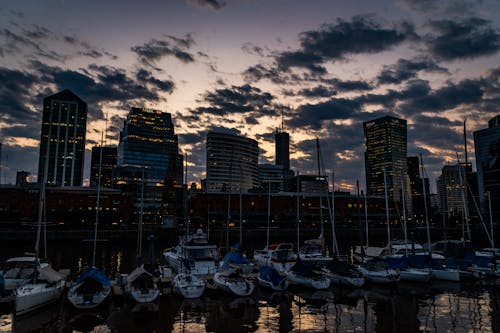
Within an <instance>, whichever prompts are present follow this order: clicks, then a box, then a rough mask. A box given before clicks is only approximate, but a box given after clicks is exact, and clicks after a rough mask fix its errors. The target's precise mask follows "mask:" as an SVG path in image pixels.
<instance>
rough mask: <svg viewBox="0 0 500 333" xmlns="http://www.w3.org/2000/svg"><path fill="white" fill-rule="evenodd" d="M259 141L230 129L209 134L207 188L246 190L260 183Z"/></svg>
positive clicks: (214, 189)
mask: <svg viewBox="0 0 500 333" xmlns="http://www.w3.org/2000/svg"><path fill="white" fill-rule="evenodd" d="M258 159H259V146H258V143H257V141H255V140H253V139H249V138H246V137H244V136H239V135H235V134H229V133H219V132H209V133H208V134H207V169H206V170H207V180H206V190H207V191H208V192H217V191H224V192H229V191H239V190H240V188H241V190H242V191H243V192H247V191H248V190H250V189H254V188H257V187H259V168H258Z"/></svg>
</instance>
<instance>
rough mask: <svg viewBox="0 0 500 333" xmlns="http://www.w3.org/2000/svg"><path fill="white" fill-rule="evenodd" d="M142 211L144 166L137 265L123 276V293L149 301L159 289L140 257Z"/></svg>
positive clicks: (154, 298) (142, 183)
mask: <svg viewBox="0 0 500 333" xmlns="http://www.w3.org/2000/svg"><path fill="white" fill-rule="evenodd" d="M143 211H144V167H143V168H142V182H141V210H140V213H139V225H138V227H139V228H138V229H139V230H138V231H139V232H138V236H137V260H138V262H137V267H136V268H135V269H134V270H133V271H132V272H131V273H130V274H129V275H127V277H126V278H125V293H126V294H127V295H128V296H129V297H130V298H131V299H132V300H134V301H136V302H138V303H151V302H154V301H155V300H157V299H158V297H159V296H160V289H159V288H158V286H157V285H156V282H155V280H154V277H153V275H152V274H151V273H149V272H148V271H147V270H146V269H144V263H143V262H142V260H141V257H142V218H143Z"/></svg>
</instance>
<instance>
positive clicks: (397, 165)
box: [363, 116, 410, 210]
mask: <svg viewBox="0 0 500 333" xmlns="http://www.w3.org/2000/svg"><path fill="white" fill-rule="evenodd" d="M363 128H364V132H365V146H366V152H365V168H366V188H367V192H368V195H381V196H383V195H384V174H383V170H384V168H385V170H386V179H387V191H388V195H389V197H390V198H392V199H394V200H396V201H400V198H401V177H403V178H404V177H407V175H406V174H407V172H406V154H407V143H406V120H403V119H398V118H395V117H390V116H386V117H382V118H378V119H375V120H372V121H368V122H365V123H363ZM408 191H409V189H408V188H406V192H408ZM409 210H410V209H409Z"/></svg>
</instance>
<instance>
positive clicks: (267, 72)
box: [242, 64, 291, 84]
mask: <svg viewBox="0 0 500 333" xmlns="http://www.w3.org/2000/svg"><path fill="white" fill-rule="evenodd" d="M242 75H243V78H244V80H245V81H246V82H248V83H253V82H258V81H260V80H264V79H267V80H270V81H271V82H273V83H275V84H284V83H288V82H289V81H291V78H290V76H289V75H287V74H285V73H284V72H283V71H281V70H279V69H277V68H268V67H266V66H264V65H261V64H257V65H254V66H250V67H248V68H247V69H246V70H245V71H244V72H243V73H242Z"/></svg>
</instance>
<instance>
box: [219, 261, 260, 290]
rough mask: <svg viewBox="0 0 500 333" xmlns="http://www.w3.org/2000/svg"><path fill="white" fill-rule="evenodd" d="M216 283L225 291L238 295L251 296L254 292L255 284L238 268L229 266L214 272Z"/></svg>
mask: <svg viewBox="0 0 500 333" xmlns="http://www.w3.org/2000/svg"><path fill="white" fill-rule="evenodd" d="M213 282H214V285H215V286H216V287H217V288H218V289H221V290H223V291H226V292H228V293H230V294H234V295H236V296H249V295H251V294H252V293H253V290H254V288H255V284H254V283H253V282H252V281H251V280H250V279H249V278H247V277H244V276H242V275H241V271H240V270H239V269H237V268H228V269H225V270H221V271H219V272H217V273H215V274H214V279H213Z"/></svg>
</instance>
